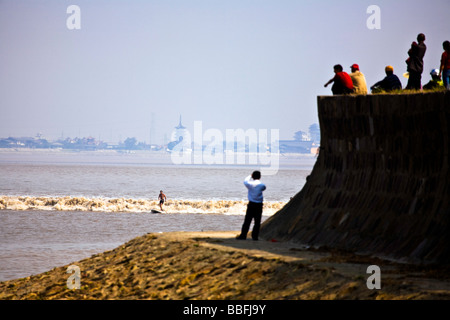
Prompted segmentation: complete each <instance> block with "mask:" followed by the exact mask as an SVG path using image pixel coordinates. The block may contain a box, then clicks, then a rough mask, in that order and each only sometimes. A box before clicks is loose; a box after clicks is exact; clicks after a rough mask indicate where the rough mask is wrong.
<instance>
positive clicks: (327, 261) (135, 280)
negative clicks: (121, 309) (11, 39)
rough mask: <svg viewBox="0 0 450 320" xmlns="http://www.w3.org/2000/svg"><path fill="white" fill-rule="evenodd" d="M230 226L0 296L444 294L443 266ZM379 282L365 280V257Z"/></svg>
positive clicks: (55, 272)
mask: <svg viewBox="0 0 450 320" xmlns="http://www.w3.org/2000/svg"><path fill="white" fill-rule="evenodd" d="M235 235H236V232H174V233H166V234H147V235H145V236H142V237H138V238H135V239H133V240H131V241H129V242H127V243H125V244H124V245H122V246H120V247H118V248H116V249H114V250H111V251H107V252H104V253H100V254H96V255H93V256H92V257H90V258H87V259H84V260H81V261H76V262H73V263H71V264H74V265H77V266H78V267H79V268H80V271H81V283H80V285H81V288H80V289H72V290H71V289H68V287H67V279H68V277H69V276H70V274H68V273H66V272H67V268H68V266H69V265H66V266H62V267H58V268H55V269H52V270H50V271H48V272H45V273H42V274H38V275H34V276H30V277H27V278H22V279H17V280H10V281H6V282H2V283H0V298H1V299H45V300H47V299H159V300H169V299H175V300H178V299H202V300H203V299H216V300H217V299H220V300H222V299H232V300H233V299H250V300H252V299H270V300H276V299H289V300H291V299H450V278H449V276H448V274H449V272H448V271H450V268H446V267H442V266H441V267H439V268H433V267H432V266H428V267H427V268H422V267H417V266H408V265H401V264H394V263H391V262H387V261H382V260H379V259H373V258H368V257H364V256H356V255H353V254H350V253H344V252H337V251H326V250H321V251H316V250H312V249H308V248H305V247H301V246H299V245H295V244H289V243H282V242H270V241H252V240H246V241H238V240H235V239H234V236H235ZM373 264H376V265H378V266H379V267H380V270H381V289H380V290H377V289H373V290H370V289H368V288H367V284H366V282H367V278H368V277H369V276H370V275H369V274H367V273H366V271H367V267H368V266H369V265H373Z"/></svg>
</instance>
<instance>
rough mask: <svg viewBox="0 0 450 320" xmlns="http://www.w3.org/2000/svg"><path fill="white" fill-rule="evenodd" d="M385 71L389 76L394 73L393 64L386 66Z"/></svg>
mask: <svg viewBox="0 0 450 320" xmlns="http://www.w3.org/2000/svg"><path fill="white" fill-rule="evenodd" d="M384 71H385V72H386V74H387V75H388V76H389V75H391V74H393V73H394V67H392V66H387V67H386V68H384Z"/></svg>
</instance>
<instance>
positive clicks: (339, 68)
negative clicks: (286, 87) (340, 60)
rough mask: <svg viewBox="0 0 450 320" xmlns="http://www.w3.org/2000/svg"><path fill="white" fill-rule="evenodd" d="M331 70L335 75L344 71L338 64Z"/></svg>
mask: <svg viewBox="0 0 450 320" xmlns="http://www.w3.org/2000/svg"><path fill="white" fill-rule="evenodd" d="M333 69H334V72H335V73H338V72H342V70H344V69H342V66H341V65H340V64H337V65H335V66H334V67H333Z"/></svg>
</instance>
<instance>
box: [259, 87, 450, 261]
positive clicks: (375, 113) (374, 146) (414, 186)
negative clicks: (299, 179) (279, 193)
mask: <svg viewBox="0 0 450 320" xmlns="http://www.w3.org/2000/svg"><path fill="white" fill-rule="evenodd" d="M318 113H319V122H320V129H321V149H320V154H319V156H318V158H317V162H316V164H315V166H314V168H313V170H312V172H311V175H310V176H309V177H308V179H307V182H306V184H305V185H304V187H303V189H302V190H301V191H300V192H299V193H298V194H297V195H295V197H293V199H292V200H291V201H290V202H289V203H287V204H286V206H285V207H284V208H282V209H281V210H280V211H278V212H277V213H276V214H275V215H274V216H272V217H271V218H269V219H268V220H266V221H265V223H264V224H263V225H262V227H261V236H262V238H264V239H276V240H279V241H293V242H296V243H303V244H308V245H312V246H327V247H331V248H338V249H343V250H351V251H354V252H358V253H363V254H371V255H374V256H379V257H384V258H390V259H395V260H399V261H404V262H409V263H438V264H442V263H445V264H446V263H449V262H450V234H449V233H450V201H449V199H450V173H449V166H450V161H449V148H450V132H449V131H450V92H433V93H418V94H401V95H367V96H363V95H360V96H324V97H318Z"/></svg>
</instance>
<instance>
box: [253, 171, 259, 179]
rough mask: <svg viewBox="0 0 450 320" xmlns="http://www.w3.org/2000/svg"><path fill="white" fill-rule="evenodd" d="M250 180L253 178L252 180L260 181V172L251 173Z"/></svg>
mask: <svg viewBox="0 0 450 320" xmlns="http://www.w3.org/2000/svg"><path fill="white" fill-rule="evenodd" d="M252 178H253V179H254V180H259V179H261V172H259V171H253V173H252Z"/></svg>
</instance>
